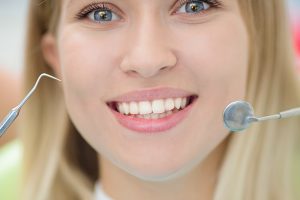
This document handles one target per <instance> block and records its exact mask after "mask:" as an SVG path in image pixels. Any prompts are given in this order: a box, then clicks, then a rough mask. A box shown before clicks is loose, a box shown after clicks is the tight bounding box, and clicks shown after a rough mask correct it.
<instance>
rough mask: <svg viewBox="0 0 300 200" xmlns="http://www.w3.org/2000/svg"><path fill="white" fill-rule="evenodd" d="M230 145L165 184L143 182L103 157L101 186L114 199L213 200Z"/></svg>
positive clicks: (222, 144) (219, 149)
mask: <svg viewBox="0 0 300 200" xmlns="http://www.w3.org/2000/svg"><path fill="white" fill-rule="evenodd" d="M226 143H227V142H226V141H224V142H223V143H221V144H220V145H219V146H218V147H217V148H216V149H215V150H214V151H213V152H211V153H210V154H209V155H208V156H207V157H206V159H205V160H203V161H202V162H201V163H200V164H199V165H198V166H197V167H195V168H194V169H193V170H191V171H190V172H189V173H187V174H185V175H184V176H181V177H179V178H176V179H173V180H169V181H165V182H147V181H143V180H141V179H138V178H136V177H134V176H132V175H130V174H128V173H126V172H124V171H123V170H121V169H119V168H118V167H116V166H115V165H113V164H112V163H111V162H110V161H108V160H106V159H104V158H101V159H99V160H100V177H101V185H102V187H103V189H104V191H105V192H106V193H107V194H108V195H109V196H111V197H112V198H113V199H132V200H137V199H144V200H148V199H149V200H150V199H164V200H169V199H170V200H176V199H178V200H179V199H199V197H201V199H207V200H209V199H213V194H214V189H215V186H216V183H217V178H218V172H219V168H220V166H221V162H222V158H223V155H224V152H225V148H226Z"/></svg>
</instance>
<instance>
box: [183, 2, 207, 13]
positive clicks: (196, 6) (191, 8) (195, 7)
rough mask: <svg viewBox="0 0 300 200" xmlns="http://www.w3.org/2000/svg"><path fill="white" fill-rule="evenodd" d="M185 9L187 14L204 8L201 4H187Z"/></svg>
mask: <svg viewBox="0 0 300 200" xmlns="http://www.w3.org/2000/svg"><path fill="white" fill-rule="evenodd" d="M185 9H186V11H187V12H188V13H195V12H199V11H201V10H204V9H205V8H204V5H203V3H201V2H189V3H187V4H186V7H185Z"/></svg>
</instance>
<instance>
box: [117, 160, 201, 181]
mask: <svg viewBox="0 0 300 200" xmlns="http://www.w3.org/2000/svg"><path fill="white" fill-rule="evenodd" d="M199 163H200V159H198V160H194V161H192V162H189V163H184V164H177V165H176V166H174V165H173V166H170V163H168V164H167V165H166V164H165V163H156V165H153V163H152V164H151V165H148V166H147V165H146V166H147V167H136V166H134V167H132V166H129V165H126V166H124V165H123V164H120V163H116V162H115V165H116V166H117V167H119V168H120V169H121V170H123V171H125V172H127V173H128V174H130V175H132V176H134V177H136V178H138V179H141V180H143V181H149V182H164V181H171V180H175V179H178V178H180V177H182V176H185V175H186V174H188V173H189V172H191V171H192V170H193V169H194V168H195V167H196V166H197V165H198V164H199ZM140 166H145V165H140Z"/></svg>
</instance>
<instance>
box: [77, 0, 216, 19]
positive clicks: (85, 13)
mask: <svg viewBox="0 0 300 200" xmlns="http://www.w3.org/2000/svg"><path fill="white" fill-rule="evenodd" d="M191 2H197V0H178V1H177V2H176V3H175V4H174V6H173V7H175V8H176V10H177V9H179V8H181V7H182V6H183V5H184V4H186V3H191ZM200 2H203V3H207V4H208V5H209V6H210V8H209V9H211V8H220V7H221V6H222V3H221V1H220V0H201V1H200ZM99 9H103V10H108V11H112V12H114V13H116V14H117V15H119V16H120V15H122V12H120V11H119V9H116V8H115V7H114V6H113V5H111V4H110V3H106V2H102V3H96V2H95V3H92V4H90V5H88V6H86V7H85V8H83V9H82V10H81V11H80V12H79V13H78V14H76V18H77V19H79V20H80V19H84V18H86V17H87V16H88V15H89V14H90V13H91V12H93V11H95V10H99ZM205 11H206V10H204V11H202V12H205ZM202 12H200V14H202ZM174 13H176V12H173V13H172V14H174ZM197 14H199V13H196V14H193V15H197Z"/></svg>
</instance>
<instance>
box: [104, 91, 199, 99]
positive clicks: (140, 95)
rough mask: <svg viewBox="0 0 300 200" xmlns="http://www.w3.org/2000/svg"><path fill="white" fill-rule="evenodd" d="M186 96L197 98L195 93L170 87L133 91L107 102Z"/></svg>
mask: <svg viewBox="0 0 300 200" xmlns="http://www.w3.org/2000/svg"><path fill="white" fill-rule="evenodd" d="M188 96H197V95H196V94H195V93H192V92H189V91H186V90H183V89H177V88H171V87H160V88H153V89H146V90H145V89H143V90H135V91H131V92H128V93H125V94H122V95H120V96H117V97H115V98H112V99H110V100H109V101H108V102H132V101H152V100H154V99H167V98H176V97H181V98H182V97H188Z"/></svg>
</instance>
